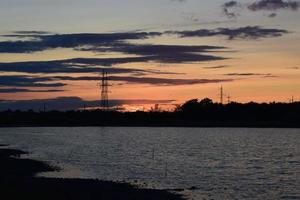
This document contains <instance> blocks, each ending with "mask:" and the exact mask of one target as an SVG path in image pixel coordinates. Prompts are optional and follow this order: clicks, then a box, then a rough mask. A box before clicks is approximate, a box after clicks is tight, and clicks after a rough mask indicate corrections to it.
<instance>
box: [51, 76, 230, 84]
mask: <svg viewBox="0 0 300 200" xmlns="http://www.w3.org/2000/svg"><path fill="white" fill-rule="evenodd" d="M53 79H54V80H70V81H82V80H86V81H97V80H99V77H94V76H92V77H86V76H85V77H68V76H56V77H53ZM108 80H109V81H110V82H112V81H113V82H114V81H121V82H126V83H139V84H150V85H159V86H178V85H194V84H208V83H220V82H231V81H234V80H233V79H171V78H155V77H133V76H109V77H108Z"/></svg>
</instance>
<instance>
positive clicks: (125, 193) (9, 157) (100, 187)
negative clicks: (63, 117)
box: [0, 144, 185, 200]
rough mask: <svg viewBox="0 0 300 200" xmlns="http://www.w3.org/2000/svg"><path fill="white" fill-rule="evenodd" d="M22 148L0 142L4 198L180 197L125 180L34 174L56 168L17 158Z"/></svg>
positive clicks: (174, 199) (163, 199) (110, 199)
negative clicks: (122, 181)
mask: <svg viewBox="0 0 300 200" xmlns="http://www.w3.org/2000/svg"><path fill="white" fill-rule="evenodd" d="M24 154H28V153H27V152H25V151H22V150H18V149H11V148H9V145H4V144H0V162H1V165H0V188H1V197H3V198H5V199H11V200H17V199H31V200H37V199H45V200H48V199H49V200H54V199H55V200H69V199H71V200H94V199H95V200H96V199H105V200H119V199H122V200H132V199H140V200H152V199H156V200H184V199H185V198H184V197H183V196H182V195H180V194H175V193H173V192H170V191H168V190H157V189H145V188H140V187H138V186H133V185H131V184H129V183H118V182H112V181H101V180H97V179H78V178H70V179H69V178H68V179H66V178H45V177H37V176H36V175H37V174H38V173H41V172H51V171H58V170H59V168H57V167H56V166H50V165H48V164H47V163H45V162H42V161H37V160H32V159H27V158H26V159H25V158H21V156H22V155H24Z"/></svg>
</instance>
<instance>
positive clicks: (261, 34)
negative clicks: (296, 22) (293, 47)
mask: <svg viewBox="0 0 300 200" xmlns="http://www.w3.org/2000/svg"><path fill="white" fill-rule="evenodd" d="M169 33H173V34H178V35H179V36H180V37H212V36H225V37H227V39H228V40H235V39H246V40H256V39H261V38H272V37H280V36H282V35H284V34H287V33H289V32H288V31H287V30H284V29H275V28H263V27H260V26H246V27H240V28H218V29H211V30H209V29H200V30H195V31H173V32H169Z"/></svg>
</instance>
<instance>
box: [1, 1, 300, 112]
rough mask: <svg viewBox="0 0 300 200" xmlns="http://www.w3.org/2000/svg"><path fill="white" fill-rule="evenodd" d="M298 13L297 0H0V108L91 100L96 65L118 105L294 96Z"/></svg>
mask: <svg viewBox="0 0 300 200" xmlns="http://www.w3.org/2000/svg"><path fill="white" fill-rule="evenodd" d="M299 19H300V1H299V0H289V1H288V0H238V1H224V0H151V1H150V0H51V1H49V0H26V1H20V0H1V1H0V27H1V29H0V104H1V105H0V110H4V109H8V108H11V109H30V108H33V109H38V108H39V107H41V104H42V103H43V102H46V103H47V104H48V105H49V109H76V108H80V107H82V105H84V104H86V105H88V106H96V105H97V104H98V102H99V100H100V89H99V83H100V82H99V80H100V76H101V72H102V69H105V71H106V72H108V76H109V82H110V85H111V86H110V88H109V89H110V91H111V92H110V93H109V98H110V99H111V105H114V106H122V107H124V108H126V109H127V110H137V109H142V108H143V107H146V108H149V107H150V106H153V105H154V104H160V105H161V106H162V107H164V108H166V109H171V108H173V107H174V105H175V104H180V103H182V102H184V101H186V100H189V99H192V98H198V99H202V98H204V97H209V98H211V99H213V100H214V101H219V88H220V87H221V86H223V88H224V93H225V97H226V100H227V96H230V97H231V100H232V101H237V102H249V101H256V102H271V101H277V102H278V101H283V102H288V101H289V99H291V98H292V96H294V99H295V100H299V98H300V96H299V93H300V21H299ZM225 97H224V98H225ZM51 106H52V107H51Z"/></svg>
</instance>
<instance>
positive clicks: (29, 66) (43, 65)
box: [0, 57, 174, 74]
mask: <svg viewBox="0 0 300 200" xmlns="http://www.w3.org/2000/svg"><path fill="white" fill-rule="evenodd" d="M148 60H149V58H147V57H132V58H74V59H65V60H52V61H27V62H9V63H0V72H23V73H32V74H40V73H44V74H54V73H99V72H102V69H105V70H106V71H107V72H108V73H110V74H120V73H135V74H174V73H173V72H163V71H158V70H143V69H134V68H117V67H114V68H108V67H107V66H111V65H115V64H123V63H138V62H147V61H148ZM99 66H102V67H99Z"/></svg>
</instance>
